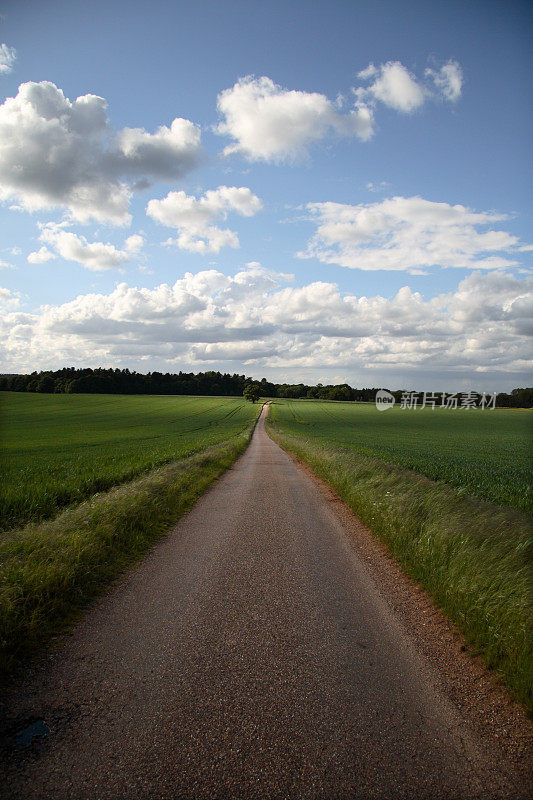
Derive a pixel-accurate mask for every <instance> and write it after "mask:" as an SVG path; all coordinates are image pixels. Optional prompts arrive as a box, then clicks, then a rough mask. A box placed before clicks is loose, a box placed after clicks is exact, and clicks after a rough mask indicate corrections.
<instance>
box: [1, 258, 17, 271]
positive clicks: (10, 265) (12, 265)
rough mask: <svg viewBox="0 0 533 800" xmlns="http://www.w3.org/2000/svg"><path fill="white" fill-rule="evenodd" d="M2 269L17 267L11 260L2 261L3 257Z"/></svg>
mask: <svg viewBox="0 0 533 800" xmlns="http://www.w3.org/2000/svg"><path fill="white" fill-rule="evenodd" d="M0 269H16V267H15V265H14V264H11V263H10V262H9V261H2V259H0Z"/></svg>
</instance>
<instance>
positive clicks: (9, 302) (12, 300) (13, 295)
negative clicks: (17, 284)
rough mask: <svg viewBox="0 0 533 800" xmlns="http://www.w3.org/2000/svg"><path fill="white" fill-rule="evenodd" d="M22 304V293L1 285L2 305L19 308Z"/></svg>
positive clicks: (0, 301) (0, 303) (0, 297)
mask: <svg viewBox="0 0 533 800" xmlns="http://www.w3.org/2000/svg"><path fill="white" fill-rule="evenodd" d="M19 305H20V295H19V293H18V292H12V291H11V290H10V289H5V288H4V287H3V286H0V306H3V307H4V308H7V309H13V308H17V306H19Z"/></svg>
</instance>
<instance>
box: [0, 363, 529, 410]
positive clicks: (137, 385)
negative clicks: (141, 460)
mask: <svg viewBox="0 0 533 800" xmlns="http://www.w3.org/2000/svg"><path fill="white" fill-rule="evenodd" d="M250 384H253V385H254V386H257V387H258V388H259V394H260V396H261V397H287V398H294V399H304V398H313V399H317V400H356V401H359V402H373V401H374V400H375V397H376V392H377V391H378V389H377V388H372V389H354V388H353V387H352V386H350V385H349V384H347V383H341V384H328V385H326V386H324V385H322V384H321V383H319V384H317V385H316V386H309V385H307V384H304V383H296V384H293V383H271V382H270V381H267V379H266V378H262V379H261V380H260V381H254V380H253V379H252V378H248V377H246V376H245V375H237V374H235V373H234V374H233V375H230V374H229V373H227V372H225V373H222V372H214V371H208V372H199V373H197V374H195V373H193V372H181V371H180V372H178V373H170V372H165V373H163V372H148V373H147V374H142V373H140V372H135V371H131V372H130V370H129V369H103V368H97V369H89V368H87V369H75V368H74V367H65V368H63V369H59V370H55V371H52V370H47V371H44V372H43V371H41V372H32V373H31V374H30V375H0V391H9V392H44V393H56V394H57V393H59V394H64V393H66V394H180V395H181V394H191V395H216V396H221V395H222V396H234V397H237V396H242V394H243V392H244V389H245V387H247V386H249V385H250ZM405 391H407V390H405ZM392 394H393V395H394V397H395V398H396V402H400V401H401V397H402V394H404V390H398V391H395V392H392ZM419 394H420V395H421V394H422V393H419ZM480 397H481V395H478V398H480ZM497 405H498V406H500V407H503V408H531V407H533V388H527V389H513V390H512V392H510V394H506V393H504V392H502V393H500V394H498V397H497Z"/></svg>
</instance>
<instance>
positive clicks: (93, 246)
mask: <svg viewBox="0 0 533 800" xmlns="http://www.w3.org/2000/svg"><path fill="white" fill-rule="evenodd" d="M39 238H40V239H41V241H42V242H45V244H47V245H50V247H52V248H53V249H54V251H55V252H56V253H57V254H58V255H59V256H61V258H64V259H65V260H66V261H77V262H78V264H82V266H84V267H86V268H87V269H90V270H93V271H94V272H102V271H103V270H107V269H113V268H115V267H120V266H121V265H122V264H124V263H126V262H127V261H131V259H132V258H133V257H134V256H135V255H137V254H138V253H139V252H140V250H141V249H142V247H143V245H144V239H143V237H142V236H140V235H139V234H133V235H132V236H129V237H128V238H127V239H126V241H125V242H124V247H123V249H122V250H119V249H117V248H116V247H115V246H114V245H112V244H105V243H104V242H88V241H87V239H86V238H85V237H84V236H78V235H77V234H75V233H73V232H72V231H67V230H65V229H64V225H57V224H55V223H48V224H46V225H42V226H41V235H40V237H39ZM50 258H54V255H53V253H51V252H50V250H48V249H47V248H46V247H45V246H43V247H41V249H40V250H39V251H38V252H36V253H30V255H29V256H28V261H30V263H33V264H41V263H43V262H45V261H48V260H49V259H50Z"/></svg>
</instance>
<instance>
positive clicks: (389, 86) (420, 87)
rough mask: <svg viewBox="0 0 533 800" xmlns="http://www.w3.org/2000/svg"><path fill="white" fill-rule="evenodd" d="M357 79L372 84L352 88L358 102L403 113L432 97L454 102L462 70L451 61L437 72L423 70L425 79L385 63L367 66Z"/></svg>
mask: <svg viewBox="0 0 533 800" xmlns="http://www.w3.org/2000/svg"><path fill="white" fill-rule="evenodd" d="M357 77H358V78H359V79H360V80H362V81H372V83H371V84H370V85H369V86H367V87H359V88H357V89H354V93H355V96H356V97H357V98H358V100H359V101H360V102H365V103H367V104H371V105H372V104H375V102H376V101H379V102H381V103H384V104H385V105H386V106H389V107H390V108H394V109H395V110H396V111H401V112H403V113H404V114H409V113H411V112H412V111H415V110H416V109H418V108H420V107H421V106H422V105H424V103H425V102H426V100H427V99H429V98H431V97H434V98H435V97H437V98H441V99H445V100H449V101H451V102H455V101H456V100H458V98H459V97H460V96H461V89H462V85H463V74H462V71H461V67H460V66H459V64H458V63H457V61H453V60H450V61H448V62H446V64H444V65H443V66H442V67H440V68H439V69H437V70H434V69H430V68H428V69H426V71H425V73H424V77H425V80H419V79H417V78H416V77H415V75H413V73H412V72H410V71H409V70H408V69H407V68H406V67H405V66H404V65H403V64H402V63H401V62H400V61H387V63H386V64H380V65H379V67H375V66H374V64H369V65H368V67H366V69H363V70H361V72H359V73H358V76H357Z"/></svg>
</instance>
